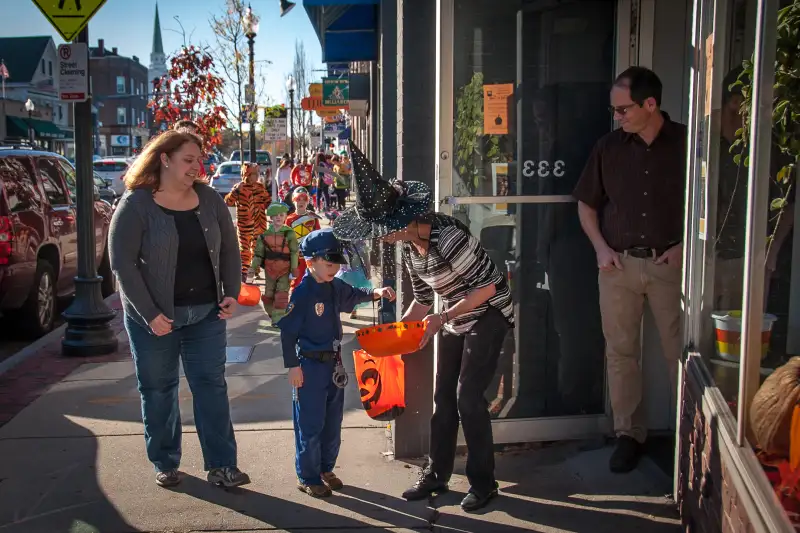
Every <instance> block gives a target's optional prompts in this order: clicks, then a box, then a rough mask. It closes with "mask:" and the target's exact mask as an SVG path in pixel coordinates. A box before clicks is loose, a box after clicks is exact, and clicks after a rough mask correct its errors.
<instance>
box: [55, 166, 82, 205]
mask: <svg viewBox="0 0 800 533" xmlns="http://www.w3.org/2000/svg"><path fill="white" fill-rule="evenodd" d="M59 163H60V164H61V171H62V172H63V175H64V181H65V182H66V184H67V190H68V191H69V196H70V198H71V199H72V202H73V203H77V201H78V184H77V181H76V179H75V169H74V168H72V165H70V164H69V163H67V162H66V161H62V160H59Z"/></svg>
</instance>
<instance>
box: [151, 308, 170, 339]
mask: <svg viewBox="0 0 800 533" xmlns="http://www.w3.org/2000/svg"><path fill="white" fill-rule="evenodd" d="M150 329H151V330H153V333H155V334H156V336H158V337H163V336H164V335H166V334H167V333H171V332H172V320H170V319H169V318H167V317H165V316H164V314H163V313H162V314H160V315H158V316H157V317H155V318H154V319H153V321H152V322H150Z"/></svg>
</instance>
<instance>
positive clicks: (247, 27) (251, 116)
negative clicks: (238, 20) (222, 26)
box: [243, 5, 258, 163]
mask: <svg viewBox="0 0 800 533" xmlns="http://www.w3.org/2000/svg"><path fill="white" fill-rule="evenodd" d="M243 23H244V34H245V37H247V46H248V48H249V50H250V65H249V70H250V85H249V87H248V90H247V91H245V93H246V94H245V97H246V99H247V104H248V105H249V108H248V109H249V111H250V112H249V113H248V121H249V122H250V162H252V163H255V162H256V161H257V159H256V121H257V118H258V116H257V115H258V110H257V108H256V105H255V88H256V73H255V58H254V47H255V40H256V34H257V33H258V17H256V16H255V14H254V13H253V10H252V9H251V8H250V6H249V5H248V6H247V12H246V13H245V15H244V20H243Z"/></svg>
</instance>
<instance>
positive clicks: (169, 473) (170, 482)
mask: <svg viewBox="0 0 800 533" xmlns="http://www.w3.org/2000/svg"><path fill="white" fill-rule="evenodd" d="M180 482H181V478H180V476H179V475H178V471H177V470H175V469H174V468H173V469H172V470H165V471H163V472H158V473H157V474H156V485H158V486H159V487H174V486H175V485H177V484H178V483H180Z"/></svg>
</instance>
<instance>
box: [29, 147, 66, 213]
mask: <svg viewBox="0 0 800 533" xmlns="http://www.w3.org/2000/svg"><path fill="white" fill-rule="evenodd" d="M36 166H37V167H38V168H39V179H40V180H41V182H42V187H43V188H44V194H45V196H47V200H48V201H49V202H50V205H51V206H53V207H55V206H60V205H68V204H69V200H68V199H67V194H66V192H65V191H64V186H63V184H62V181H61V171H60V169H59V164H58V161H56V160H55V159H51V158H49V157H40V158H38V159H37V160H36Z"/></svg>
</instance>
